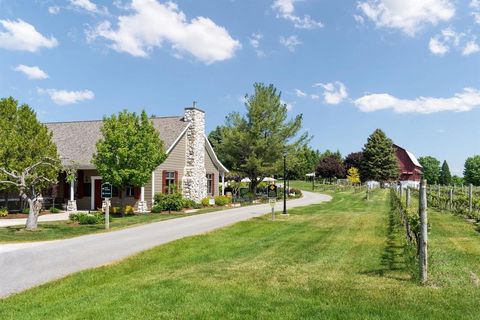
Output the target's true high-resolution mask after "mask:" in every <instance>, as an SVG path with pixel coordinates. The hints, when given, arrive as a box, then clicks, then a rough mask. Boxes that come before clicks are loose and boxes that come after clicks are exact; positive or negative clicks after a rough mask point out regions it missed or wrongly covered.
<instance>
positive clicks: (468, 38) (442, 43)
mask: <svg viewBox="0 0 480 320" xmlns="http://www.w3.org/2000/svg"><path fill="white" fill-rule="evenodd" d="M428 47H429V49H430V52H431V53H433V54H435V55H439V56H443V55H445V54H446V53H447V52H449V51H450V49H451V48H455V49H461V51H462V55H464V56H468V55H471V54H474V53H477V52H479V51H480V48H479V46H478V44H477V42H476V38H475V36H473V35H472V34H470V33H464V32H456V31H455V30H453V29H452V28H446V29H443V30H442V31H441V33H439V34H437V35H435V36H433V37H432V38H430V41H429V44H428Z"/></svg>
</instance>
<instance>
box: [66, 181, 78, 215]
mask: <svg viewBox="0 0 480 320" xmlns="http://www.w3.org/2000/svg"><path fill="white" fill-rule="evenodd" d="M74 196H75V181H72V182H70V200H68V203H67V211H68V212H75V211H77V201H76V200H75V198H74Z"/></svg>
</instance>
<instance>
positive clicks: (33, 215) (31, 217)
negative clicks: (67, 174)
mask: <svg viewBox="0 0 480 320" xmlns="http://www.w3.org/2000/svg"><path fill="white" fill-rule="evenodd" d="M27 202H28V207H29V211H28V218H27V223H26V224H25V229H26V230H28V231H34V230H36V229H37V224H38V215H39V214H40V210H41V209H42V207H43V197H42V196H41V195H40V196H38V197H36V198H33V199H28V198H27Z"/></svg>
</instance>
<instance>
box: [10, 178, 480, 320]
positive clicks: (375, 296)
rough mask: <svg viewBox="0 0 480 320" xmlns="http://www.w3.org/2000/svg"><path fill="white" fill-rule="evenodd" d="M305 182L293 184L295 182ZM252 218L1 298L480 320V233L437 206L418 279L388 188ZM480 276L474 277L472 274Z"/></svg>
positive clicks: (266, 314) (264, 314) (59, 312)
mask: <svg viewBox="0 0 480 320" xmlns="http://www.w3.org/2000/svg"><path fill="white" fill-rule="evenodd" d="M293 185H295V186H302V185H301V184H294V183H293V184H292V186H293ZM289 213H290V216H289V217H287V218H280V217H279V218H277V220H276V221H275V222H272V221H270V220H269V219H268V218H269V216H264V217H261V218H256V219H253V220H250V221H246V222H241V223H238V224H236V225H234V226H231V227H228V228H224V229H221V230H218V231H215V232H212V233H209V234H206V235H202V236H196V237H191V238H186V239H182V240H179V241H175V242H172V243H170V244H167V245H163V246H160V247H157V248H155V249H153V250H149V251H146V252H144V253H141V254H139V255H136V256H134V257H132V258H130V259H127V260H125V261H123V262H120V263H118V264H114V265H111V266H105V267H101V268H98V269H95V270H90V271H84V272H80V273H77V274H74V275H72V276H69V277H67V278H66V279H63V280H59V281H56V282H52V283H49V284H46V285H43V286H40V287H38V288H34V289H32V290H29V291H27V292H24V293H21V294H17V295H15V296H12V297H10V298H7V299H5V300H1V301H0V319H184V318H194V319H266V318H268V319H413V318H418V319H425V318H429V319H459V318H462V319H478V318H479V316H478V315H479V312H480V311H479V308H478V301H480V288H479V287H478V286H479V284H478V282H477V281H476V280H475V276H477V275H480V264H479V261H480V238H479V236H478V233H477V232H476V231H475V230H474V227H473V226H472V225H470V224H468V223H466V222H465V221H463V220H462V219H460V218H458V217H455V216H452V215H445V214H439V213H436V212H433V211H431V212H430V219H431V220H430V221H431V225H432V231H431V235H430V239H431V241H430V252H431V256H432V259H431V261H430V263H431V272H430V277H431V280H430V282H429V285H427V286H425V287H423V286H421V285H419V284H418V282H417V281H416V280H415V279H413V278H412V270H411V268H410V267H409V263H407V262H406V261H405V257H404V255H403V247H402V243H403V238H402V237H403V233H402V230H401V228H398V226H397V224H395V223H394V222H395V216H393V215H392V213H391V212H390V210H389V205H388V194H387V193H386V192H382V191H377V192H374V193H373V194H372V198H371V200H370V201H368V202H366V201H365V200H364V195H363V194H352V193H347V192H338V193H336V194H335V195H334V199H333V200H332V201H331V202H329V203H323V204H319V205H312V206H308V207H303V208H298V209H292V210H290V212H289ZM472 274H474V275H475V276H474V275H472Z"/></svg>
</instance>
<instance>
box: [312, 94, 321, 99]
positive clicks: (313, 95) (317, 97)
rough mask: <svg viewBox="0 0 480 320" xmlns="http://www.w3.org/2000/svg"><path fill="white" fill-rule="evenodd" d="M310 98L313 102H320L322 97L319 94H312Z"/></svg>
mask: <svg viewBox="0 0 480 320" xmlns="http://www.w3.org/2000/svg"><path fill="white" fill-rule="evenodd" d="M310 98H312V100H318V99H320V96H319V95H318V94H312V95H310Z"/></svg>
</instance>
